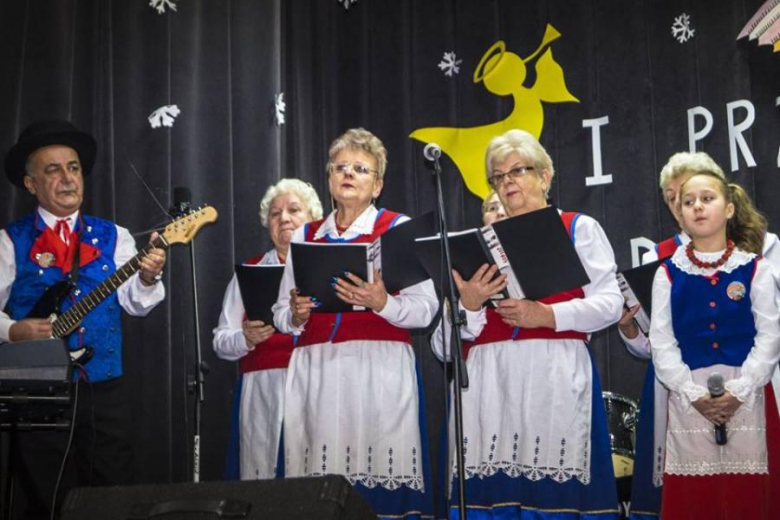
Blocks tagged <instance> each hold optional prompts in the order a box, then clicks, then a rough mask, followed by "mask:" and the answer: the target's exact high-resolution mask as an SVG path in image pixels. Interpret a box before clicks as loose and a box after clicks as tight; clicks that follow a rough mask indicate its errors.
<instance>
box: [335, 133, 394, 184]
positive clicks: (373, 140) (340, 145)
mask: <svg viewBox="0 0 780 520" xmlns="http://www.w3.org/2000/svg"><path fill="white" fill-rule="evenodd" d="M345 149H349V150H361V151H364V152H366V153H367V154H369V155H371V156H372V157H373V158H374V159H375V160H376V169H377V172H378V173H377V177H378V178H379V180H382V179H384V178H385V170H386V169H387V150H386V149H385V145H383V144H382V141H381V140H380V139H379V138H378V137H377V136H375V135H374V134H372V133H371V132H369V131H368V130H366V129H365V128H350V129H349V130H347V131H346V132H344V133H343V134H341V135H340V136H338V137H337V138H336V139H334V140H333V142H332V143H331V144H330V148H329V149H328V164H327V166H326V171H328V172H330V169H331V167H332V166H333V160H334V159H335V158H336V156H337V155H338V154H339V152H340V151H342V150H345Z"/></svg>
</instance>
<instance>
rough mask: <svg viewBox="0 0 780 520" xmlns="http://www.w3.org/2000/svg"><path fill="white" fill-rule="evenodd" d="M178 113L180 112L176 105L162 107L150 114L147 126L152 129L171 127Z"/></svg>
mask: <svg viewBox="0 0 780 520" xmlns="http://www.w3.org/2000/svg"><path fill="white" fill-rule="evenodd" d="M180 113H181V110H179V107H177V106H176V105H164V106H161V107H160V108H158V109H157V110H155V111H154V112H152V113H151V114H150V115H149V117H148V118H147V119H149V124H150V125H152V128H160V127H161V126H173V122H174V121H175V120H176V116H178V115H179V114H180Z"/></svg>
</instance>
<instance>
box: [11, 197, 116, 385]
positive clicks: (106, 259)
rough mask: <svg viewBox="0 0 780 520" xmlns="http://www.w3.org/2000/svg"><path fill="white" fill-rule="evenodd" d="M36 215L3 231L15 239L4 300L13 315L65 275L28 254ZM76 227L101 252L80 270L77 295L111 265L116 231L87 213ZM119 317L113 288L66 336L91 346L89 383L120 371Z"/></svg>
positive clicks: (40, 225)
mask: <svg viewBox="0 0 780 520" xmlns="http://www.w3.org/2000/svg"><path fill="white" fill-rule="evenodd" d="M36 217H37V211H33V212H32V213H31V214H29V215H27V216H26V217H23V218H21V219H19V220H17V221H16V222H14V223H12V224H11V225H10V226H8V228H7V230H6V231H7V232H8V235H9V236H10V238H11V241H12V242H13V244H14V253H15V258H16V278H15V280H14V283H13V286H12V287H11V295H10V298H9V300H8V305H7V311H8V312H9V314H10V316H11V317H12V318H13V319H15V320H20V319H23V318H26V317H27V316H28V314H29V313H30V311H31V310H32V308H33V307H34V306H35V304H36V303H37V302H38V300H39V299H40V298H41V296H42V295H43V293H44V291H45V290H46V288H47V287H50V286H52V285H54V284H56V283H58V282H61V281H63V280H65V279H66V278H67V275H68V273H63V272H62V269H60V268H59V267H54V266H52V267H48V268H43V267H41V266H39V265H38V264H37V263H36V262H34V261H33V260H32V259H31V258H30V250H31V249H32V246H33V244H34V243H35V241H36V240H37V238H38V236H39V235H40V234H41V233H42V232H43V231H44V229H45V226H46V224H44V222H43V220H42V219H40V218H36ZM79 227H81V229H79ZM75 231H76V232H80V233H81V241H82V242H84V243H87V244H90V245H92V246H93V247H96V248H98V249H100V251H101V255H100V257H99V258H97V259H96V260H93V261H92V262H90V263H88V264H87V265H84V266H82V267H81V269H80V270H79V277H78V288H79V290H80V295H79V298H82V297H84V296H86V295H87V293H89V292H90V291H91V290H92V289H94V288H95V287H97V285H98V284H100V282H102V281H103V280H105V279H106V278H108V276H109V275H111V274H112V273H113V272H114V271H115V270H116V265H115V264H114V251H115V249H116V241H117V232H116V226H115V225H114V224H112V223H111V222H108V221H106V220H102V219H98V218H95V217H89V216H86V215H82V217H81V222H80V224H79V225H77V228H76V230H75ZM75 298H76V297H75V296H73V295H71V296H70V298H68V301H66V302H65V303H64V305H63V309H62V310H63V311H64V310H67V309H68V308H70V307H71V306H72V305H73V303H74V301H75ZM120 318H121V309H120V305H119V301H118V299H117V296H116V293H114V294H112V295H111V296H109V297H108V298H106V299H105V300H104V301H103V302H102V303H101V304H100V305H98V306H97V307H95V309H94V310H93V311H92V312H90V313H89V314H88V315H87V317H86V318H85V319H84V321H83V322H82V324H81V326H80V327H79V328H78V329H76V331H74V332H73V333H72V334H71V335H70V338H69V339H68V341H69V344H70V347H71V349H77V348H79V347H80V346H90V347H92V348H93V349H94V352H95V353H94V357H93V358H92V359H91V360H90V361H89V362H88V363H87V364H86V369H87V374H88V376H89V380H90V381H92V382H97V381H105V380H108V379H113V378H115V377H119V376H120V375H122V327H121V319H120Z"/></svg>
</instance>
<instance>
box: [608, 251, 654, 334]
mask: <svg viewBox="0 0 780 520" xmlns="http://www.w3.org/2000/svg"><path fill="white" fill-rule="evenodd" d="M661 263H662V262H661V261H660V260H656V261H655V262H650V263H647V264H644V265H640V266H639V267H634V268H633V269H627V270H625V271H623V272H621V273H618V276H617V278H618V285H619V286H620V291H621V292H622V293H623V297H624V298H625V300H626V306H627V307H628V308H631V307H634V306H635V305H637V304H639V306H640V309H639V312H637V313H636V315H635V316H634V319H635V320H636V323H637V325H638V326H639V328H640V329H641V330H642V332H644V333H645V334H647V333H648V332H650V316H651V315H652V310H653V279H654V278H655V273H656V271H658V266H660V265H661Z"/></svg>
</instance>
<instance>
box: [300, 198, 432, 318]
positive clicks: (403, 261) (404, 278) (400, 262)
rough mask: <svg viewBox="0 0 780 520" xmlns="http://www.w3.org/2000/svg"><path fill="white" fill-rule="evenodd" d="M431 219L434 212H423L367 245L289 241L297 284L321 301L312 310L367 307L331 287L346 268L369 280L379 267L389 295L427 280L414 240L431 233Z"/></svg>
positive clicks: (324, 310) (306, 293)
mask: <svg viewBox="0 0 780 520" xmlns="http://www.w3.org/2000/svg"><path fill="white" fill-rule="evenodd" d="M434 222H435V221H434V214H433V212H428V213H425V214H423V215H420V216H419V217H417V218H413V219H411V220H407V221H405V222H402V223H400V224H397V225H396V226H394V227H393V228H392V229H389V230H387V231H386V232H385V233H384V234H383V235H382V236H380V237H379V238H377V239H376V240H374V242H372V243H370V244H367V243H360V244H350V243H338V244H328V243H314V244H312V243H307V244H291V247H292V248H293V257H294V258H295V260H294V261H293V271H294V274H295V284H296V287H298V289H299V290H300V291H301V294H302V295H305V296H314V297H315V298H317V299H318V300H319V301H320V303H321V305H320V307H318V308H316V309H315V311H314V312H347V311H363V310H366V309H365V308H363V307H355V308H352V306H350V305H348V304H346V303H344V302H343V301H341V300H340V299H339V298H338V297H337V296H336V291H335V290H334V289H333V288H332V287H331V283H332V282H333V277H338V278H343V279H346V278H345V276H344V271H349V272H350V273H352V274H354V275H356V276H358V277H359V278H360V279H361V280H366V281H369V282H371V281H373V279H374V270H375V269H379V271H380V272H381V273H382V280H383V282H384V284H385V289H386V290H387V292H388V294H393V293H397V292H398V291H400V290H401V289H405V288H407V287H410V286H412V285H415V284H418V283H420V282H422V281H424V280H427V279H428V273H427V272H426V270H425V269H424V268H423V266H422V265H421V264H420V261H419V259H418V258H417V256H416V255H414V254H413V251H414V240H415V238H417V237H419V236H425V235H428V234H430V233H431V232H432V230H433V227H434Z"/></svg>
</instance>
